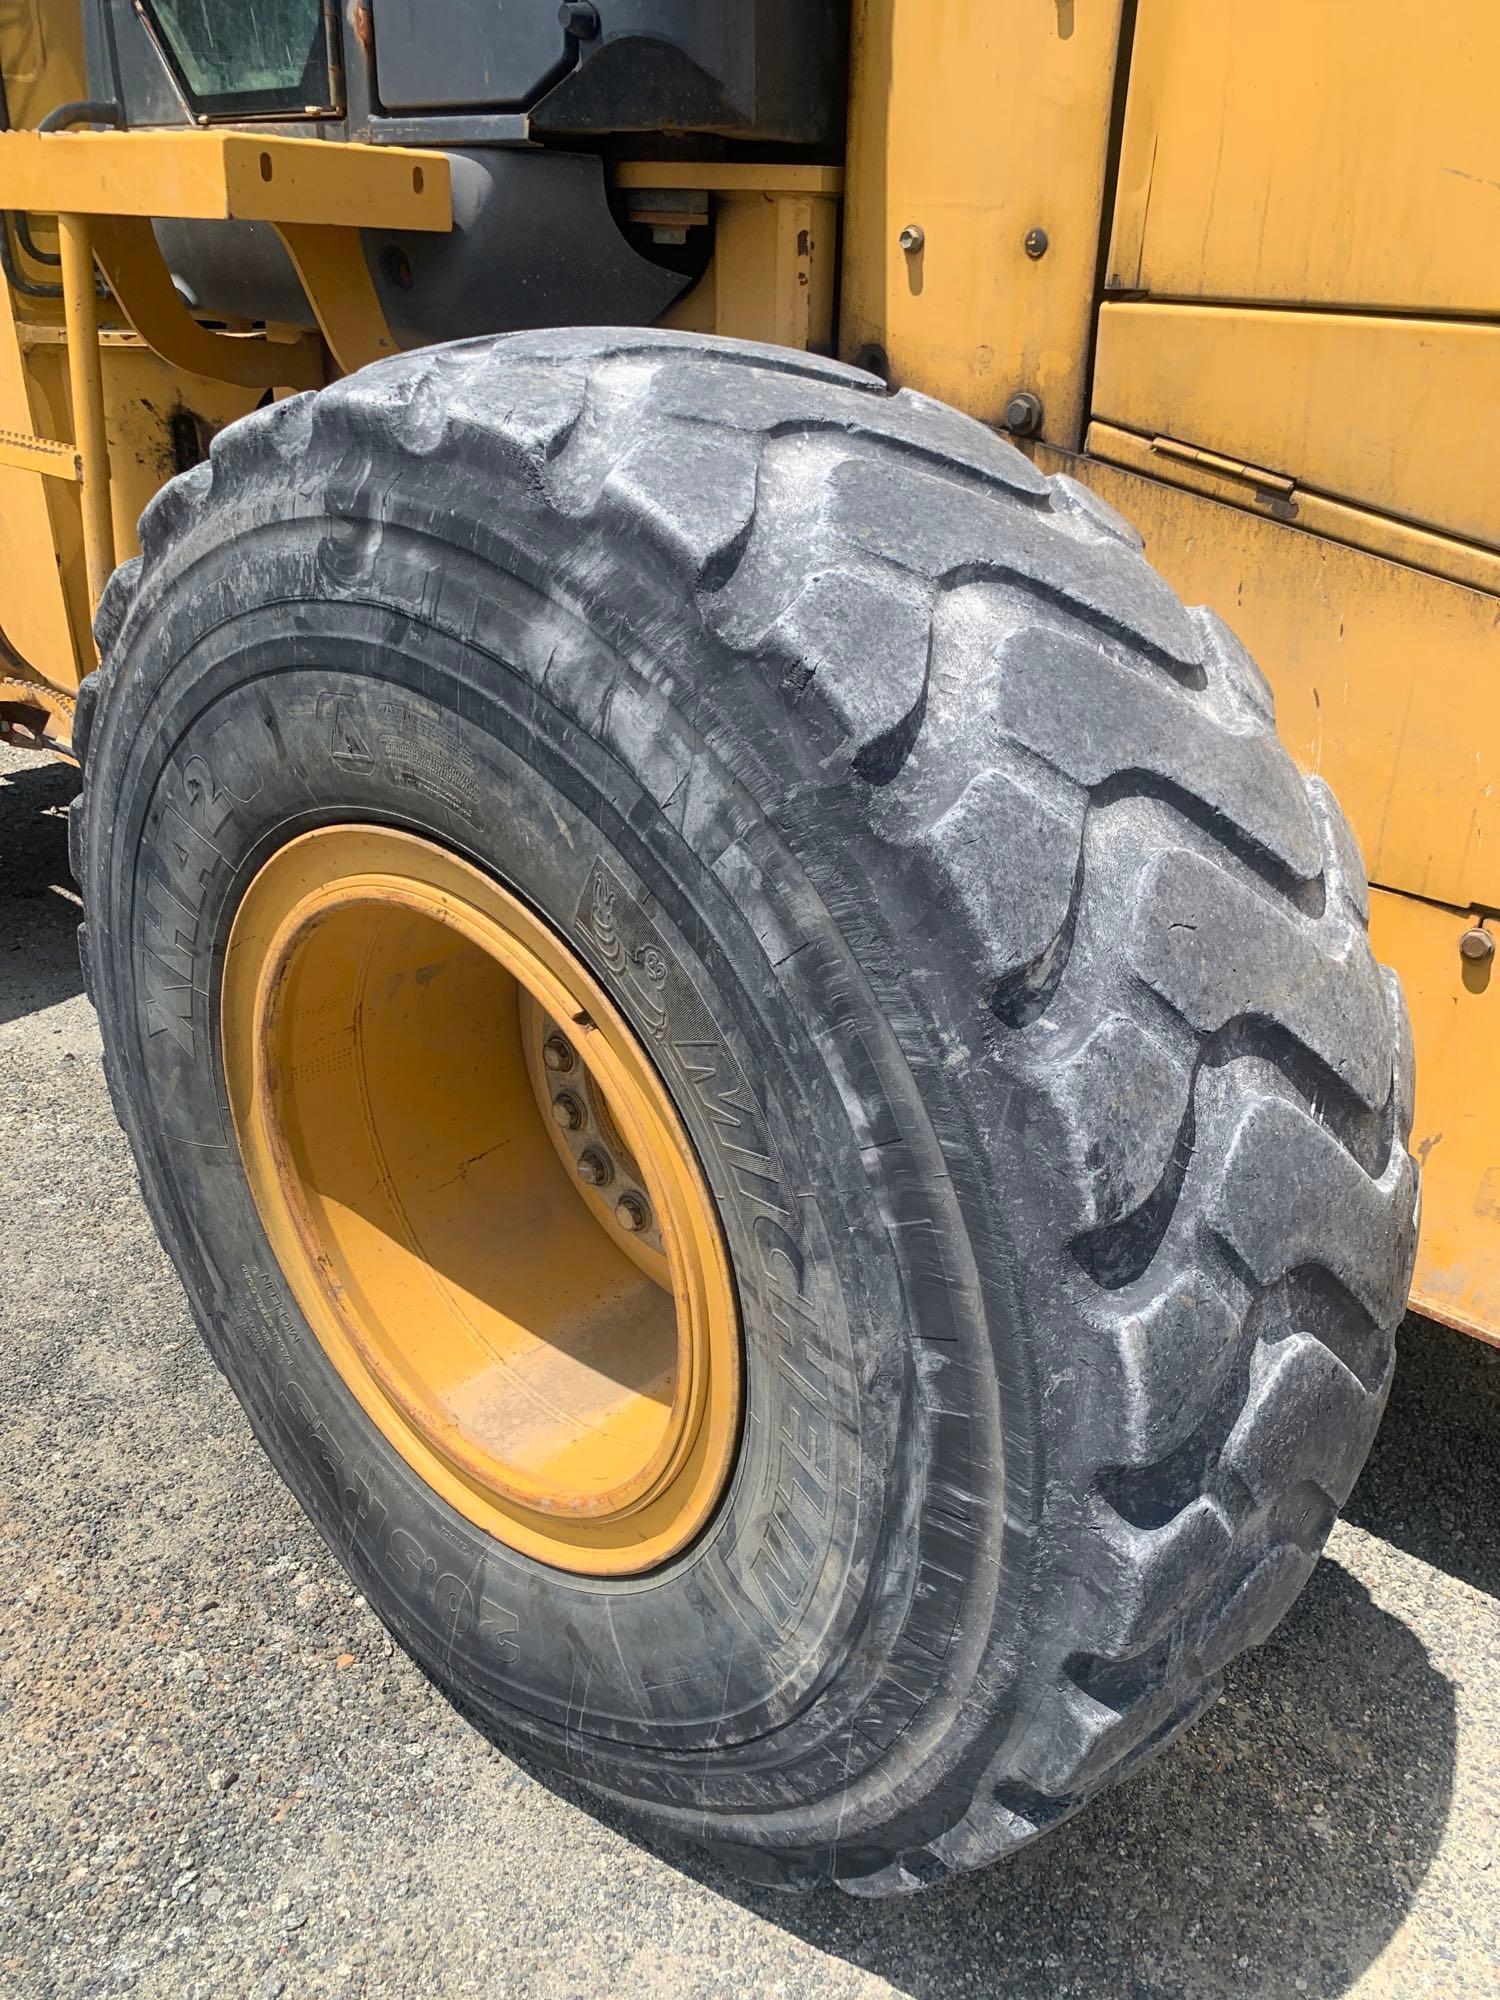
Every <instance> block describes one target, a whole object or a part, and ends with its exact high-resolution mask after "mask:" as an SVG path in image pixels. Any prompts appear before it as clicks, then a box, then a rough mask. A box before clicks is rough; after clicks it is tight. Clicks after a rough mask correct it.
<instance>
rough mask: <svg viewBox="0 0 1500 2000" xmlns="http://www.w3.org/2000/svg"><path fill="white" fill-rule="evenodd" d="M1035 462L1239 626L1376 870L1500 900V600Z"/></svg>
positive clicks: (1442, 897) (1175, 495) (1202, 505)
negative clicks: (1068, 476) (1071, 483)
mask: <svg viewBox="0 0 1500 2000" xmlns="http://www.w3.org/2000/svg"><path fill="white" fill-rule="evenodd" d="M1034 455H1035V456H1036V458H1037V460H1038V462H1039V463H1040V464H1041V465H1042V467H1043V469H1044V470H1045V471H1049V472H1050V471H1068V472H1072V473H1073V474H1074V475H1075V476H1076V477H1078V478H1081V479H1084V480H1086V481H1087V482H1088V484H1089V485H1090V486H1092V487H1093V488H1094V489H1095V490H1096V491H1097V492H1098V493H1100V494H1102V495H1103V497H1104V498H1105V499H1106V500H1109V501H1111V502H1112V503H1113V505H1114V506H1116V507H1118V508H1119V510H1120V512H1121V513H1122V514H1124V515H1125V516H1126V517H1127V518H1128V519H1130V520H1132V521H1134V523H1135V524H1136V526H1137V527H1138V528H1139V529H1140V530H1141V532H1142V533H1143V534H1144V536H1145V538H1146V553H1147V554H1148V556H1149V557H1150V558H1151V560H1152V562H1154V563H1155V564H1156V566H1157V568H1158V569H1160V570H1161V572H1162V573H1163V575H1164V576H1165V577H1166V578H1167V579H1168V581H1169V582H1170V583H1171V584H1172V585H1173V586H1174V587H1175V588H1176V589H1177V590H1178V591H1179V592H1181V594H1182V595H1183V597H1185V598H1186V599H1187V601H1188V602H1189V603H1190V604H1208V605H1211V606H1212V607H1213V608H1214V610H1216V611H1217V612H1219V613H1220V615H1221V616H1222V617H1224V618H1225V619H1227V620H1228V622H1229V623H1230V625H1232V626H1233V627H1234V629H1235V631H1236V632H1238V634H1239V635H1240V637H1241V638H1242V639H1243V640H1244V642H1245V644H1246V645H1247V646H1249V648H1250V650H1251V651H1252V652H1253V653H1254V655H1255V656H1256V658H1257V659H1258V660H1259V661H1260V664H1261V666H1262V667H1263V668H1264V669H1265V672H1266V675H1267V678H1268V679H1269V680H1270V682H1271V685H1272V687H1273V688H1274V690H1275V693H1276V717H1277V725H1278V727H1279V728H1280V731H1281V735H1282V739H1283V741H1284V742H1285V743H1286V744H1287V746H1288V747H1289V748H1290V750H1291V752H1292V754H1293V756H1295V757H1296V758H1297V760H1298V762H1299V763H1300V764H1301V765H1302V766H1303V767H1304V769H1306V770H1309V771H1317V772H1319V773H1321V775H1322V776H1323V777H1325V778H1326V779H1327V780H1328V782H1329V784H1330V785H1332V787H1333V789H1334V791H1335V792H1336V793H1337V794H1338V797H1339V801H1340V803H1341V804H1342V806H1343V808H1344V810H1345V812H1346V813H1348V815H1349V817H1350V819H1351V821H1352V822H1353V824H1354V830H1355V832H1356V833H1357V834H1358V836H1359V841H1360V846H1361V847H1362V849H1363V850H1364V857H1365V862H1366V865H1367V867H1368V868H1369V871H1370V876H1371V879H1372V881H1375V882H1379V883H1381V884H1382V885H1383V886H1384V887H1386V888H1388V889H1397V890H1404V891H1405V892H1406V893H1407V894H1408V895H1417V896H1425V897H1429V898H1432V899H1433V900H1436V901H1441V902H1444V903H1451V904H1456V905H1461V906H1462V907H1464V908H1467V907H1468V906H1469V905H1470V904H1471V903H1472V904H1480V905H1484V906H1486V907H1488V908H1491V909H1497V910H1500V598H1495V597H1491V596H1489V595H1487V594H1485V593H1483V592H1480V591H1477V590H1467V589H1465V588H1463V587H1462V586H1461V585H1459V584H1456V583H1450V582H1448V581H1446V580H1445V579H1444V578H1442V577H1437V576H1431V575H1426V574H1424V573H1423V572H1422V571H1420V570H1414V569H1408V568H1406V567H1404V566H1403V565H1401V564H1398V563H1392V562H1386V561H1383V560H1382V559H1381V558H1380V557H1379V556H1375V555H1369V554H1367V553H1366V552H1365V551H1364V550H1362V549H1354V548H1347V547H1345V546H1343V545H1342V544H1340V543H1338V542H1331V541H1326V540H1324V539H1323V537H1322V536H1320V535H1313V534H1308V533H1306V532H1305V531H1304V530H1302V529H1300V528H1296V527H1287V526H1283V524H1282V523H1281V522H1279V521H1275V520H1269V519H1266V518H1264V517H1263V516H1260V515H1257V514H1252V513H1249V512H1246V511H1244V510H1243V509H1240V508H1236V507H1226V506H1224V505H1223V504H1222V503H1221V502H1220V501H1217V500H1210V499H1207V498H1205V497H1203V496H1202V495H1200V494H1197V493H1190V492H1187V491H1185V490H1184V489H1182V488H1180V487H1174V486H1168V485H1164V484H1163V483H1162V482H1161V481H1159V480H1155V479H1147V478H1143V477H1142V476H1141V475H1140V474H1139V473H1133V472H1126V471H1123V470H1121V469H1119V468H1117V467H1115V466H1111V465H1103V464H1101V463H1100V462H1099V461H1098V460H1097V459H1088V458H1073V457H1071V456H1068V455H1067V454H1064V453H1061V452H1054V451H1049V450H1047V449H1046V448H1045V447H1035V448H1034ZM1486 1060H1487V1061H1488V1063H1489V1065H1490V1067H1491V1068H1492V1069H1493V1070H1495V1073H1496V1075H1497V1076H1500V1064H1497V1063H1496V1061H1495V1058H1494V1054H1493V1050H1492V1051H1491V1053H1490V1055H1489V1056H1488V1057H1487V1058H1486Z"/></svg>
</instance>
